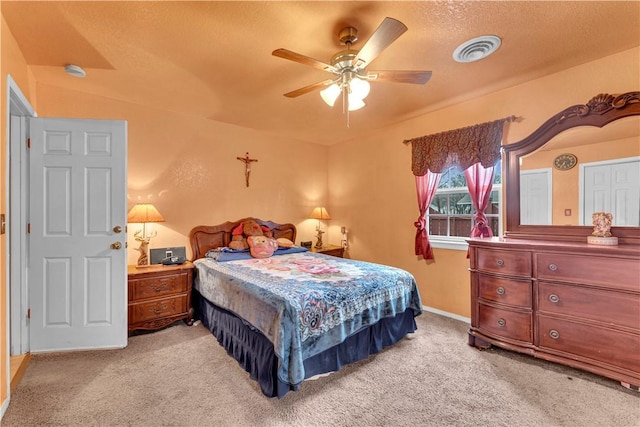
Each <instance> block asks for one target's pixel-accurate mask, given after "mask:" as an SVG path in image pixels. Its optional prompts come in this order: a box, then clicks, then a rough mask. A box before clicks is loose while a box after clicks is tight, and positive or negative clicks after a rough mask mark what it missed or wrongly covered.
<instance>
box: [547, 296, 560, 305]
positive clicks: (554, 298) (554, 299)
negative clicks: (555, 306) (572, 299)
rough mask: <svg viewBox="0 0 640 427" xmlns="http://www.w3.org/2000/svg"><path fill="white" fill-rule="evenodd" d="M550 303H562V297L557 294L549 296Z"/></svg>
mask: <svg viewBox="0 0 640 427" xmlns="http://www.w3.org/2000/svg"><path fill="white" fill-rule="evenodd" d="M549 301H551V302H552V303H557V302H559V301H560V297H559V296H558V295H556V294H551V295H549Z"/></svg>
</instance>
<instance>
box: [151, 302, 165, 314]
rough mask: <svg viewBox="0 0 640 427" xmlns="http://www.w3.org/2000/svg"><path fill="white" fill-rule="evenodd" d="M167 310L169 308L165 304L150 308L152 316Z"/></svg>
mask: <svg viewBox="0 0 640 427" xmlns="http://www.w3.org/2000/svg"><path fill="white" fill-rule="evenodd" d="M168 308H169V306H168V305H167V304H162V305H156V306H154V307H152V308H151V311H152V312H153V314H160V313H162V312H163V311H167V309H168Z"/></svg>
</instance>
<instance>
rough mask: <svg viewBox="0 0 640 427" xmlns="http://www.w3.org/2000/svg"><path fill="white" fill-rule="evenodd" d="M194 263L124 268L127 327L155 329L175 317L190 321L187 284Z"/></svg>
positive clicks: (188, 288) (191, 278)
mask: <svg viewBox="0 0 640 427" xmlns="http://www.w3.org/2000/svg"><path fill="white" fill-rule="evenodd" d="M193 270H194V266H193V264H191V263H190V262H185V263H184V264H182V265H172V266H164V265H162V264H157V265H156V264H154V265H151V266H149V267H144V268H137V267H136V266H135V265H130V266H129V268H128V283H129V304H128V314H129V322H128V324H129V330H130V331H132V330H135V329H159V328H161V327H163V326H166V325H169V324H170V323H173V322H175V321H176V320H180V319H184V321H185V323H186V324H188V325H191V324H192V323H193V307H192V306H191V287H192V284H193Z"/></svg>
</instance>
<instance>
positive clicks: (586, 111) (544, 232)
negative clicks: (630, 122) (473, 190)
mask: <svg viewBox="0 0 640 427" xmlns="http://www.w3.org/2000/svg"><path fill="white" fill-rule="evenodd" d="M637 115H640V92H627V93H623V94H620V95H610V94H599V95H596V96H595V97H593V98H592V99H591V100H590V101H589V102H587V103H586V104H585V105H573V106H571V107H569V108H566V109H564V110H563V111H561V112H559V113H558V114H556V115H555V116H553V117H551V118H550V119H549V120H547V121H546V122H544V123H543V124H542V126H540V127H539V128H538V129H536V130H535V131H534V132H533V133H532V134H531V135H529V136H528V137H526V138H525V139H523V140H521V141H519V142H516V143H513V144H507V145H502V150H503V152H504V163H503V169H504V171H503V173H504V186H505V197H506V204H505V206H506V228H505V233H504V235H505V237H509V238H518V239H535V240H540V239H544V240H551V241H553V240H555V241H573V242H583V243H586V241H587V239H586V236H589V235H590V234H591V233H592V232H593V227H591V226H577V225H523V224H520V157H522V156H525V155H527V154H530V153H532V152H534V151H535V150H537V149H538V148H540V147H542V146H543V145H545V144H546V143H547V142H549V141H550V140H551V139H552V138H553V137H554V136H556V135H558V134H559V133H561V132H563V131H565V130H567V129H570V128H573V127H577V126H595V127H599V128H601V127H603V126H605V125H607V124H608V123H611V122H613V121H615V120H619V119H622V118H625V117H629V116H637ZM611 233H612V234H613V235H614V236H616V237H618V242H619V243H620V244H640V227H612V228H611Z"/></svg>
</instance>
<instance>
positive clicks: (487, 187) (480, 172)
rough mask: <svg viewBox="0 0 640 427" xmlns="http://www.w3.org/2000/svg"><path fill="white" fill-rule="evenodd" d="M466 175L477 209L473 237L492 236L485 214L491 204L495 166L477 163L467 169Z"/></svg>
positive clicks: (474, 205) (472, 199) (473, 202)
mask: <svg viewBox="0 0 640 427" xmlns="http://www.w3.org/2000/svg"><path fill="white" fill-rule="evenodd" d="M464 176H465V178H466V179H467V187H469V194H470V195H471V203H472V204H473V207H474V209H475V210H476V212H475V214H474V216H473V223H474V225H473V229H472V230H471V237H491V236H493V232H492V231H491V227H489V226H488V225H487V217H486V216H485V214H484V211H485V209H486V208H487V206H488V205H489V197H490V196H491V189H492V188H493V167H489V168H485V167H484V166H482V165H481V164H480V163H476V164H474V165H472V166H471V167H469V168H468V169H465V171H464Z"/></svg>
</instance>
